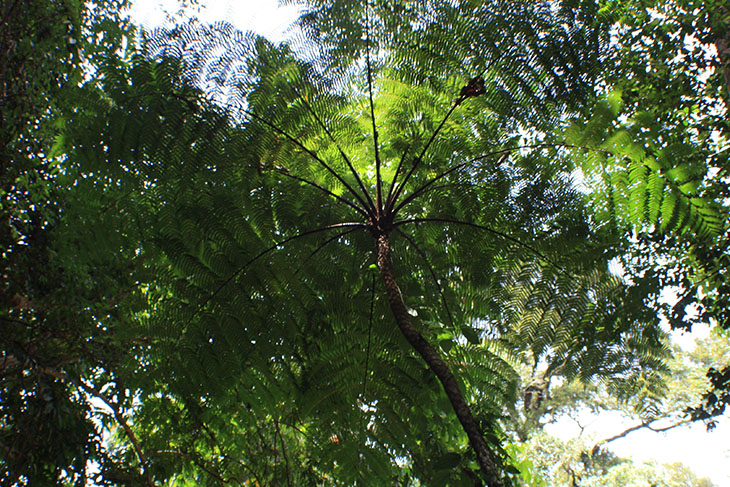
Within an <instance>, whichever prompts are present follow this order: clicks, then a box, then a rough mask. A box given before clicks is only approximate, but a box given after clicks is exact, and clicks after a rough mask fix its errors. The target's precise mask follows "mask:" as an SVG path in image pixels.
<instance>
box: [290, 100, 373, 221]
mask: <svg viewBox="0 0 730 487" xmlns="http://www.w3.org/2000/svg"><path fill="white" fill-rule="evenodd" d="M292 89H293V90H294V92H295V93H296V94H297V96H298V97H299V99H300V100H302V103H303V104H304V107H305V108H306V109H307V111H308V112H309V113H311V114H312V116H313V117H314V119H315V120H316V121H317V123H318V124H319V126H320V127H322V130H324V132H325V134H327V137H328V138H329V139H330V140H331V141H332V143H333V144H335V147H337V150H338V151H339V153H340V155H341V156H342V159H344V160H345V163H346V164H347V167H348V168H349V169H350V172H351V173H352V175H353V176H355V180H356V181H357V184H358V186H360V189H361V190H362V193H363V195H365V198H366V199H367V200H368V203H370V208H373V207H375V203H374V202H373V199H372V197H371V196H370V193H369V192H368V190H367V189H366V188H365V184H364V183H363V181H362V178H361V177H360V174H359V173H358V172H357V170H356V169H355V166H354V165H353V164H352V161H351V160H350V158H349V157H347V154H345V151H344V150H342V147H340V144H338V143H337V141H336V140H335V138H334V136H333V135H332V132H330V131H329V129H328V128H327V125H325V123H324V121H323V120H322V119H321V118H320V117H319V115H317V113H316V112H315V111H314V109H313V108H312V106H311V105H310V104H309V102H307V100H306V98H305V97H303V96H302V95H300V94H299V92H298V91H297V89H296V88H294V87H292ZM376 211H377V208H376Z"/></svg>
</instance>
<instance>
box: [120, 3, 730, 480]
mask: <svg viewBox="0 0 730 487" xmlns="http://www.w3.org/2000/svg"><path fill="white" fill-rule="evenodd" d="M299 11H300V9H299V7H298V6H293V5H284V6H278V5H277V2H276V1H275V0H210V1H205V0H203V1H201V2H200V5H199V7H196V8H188V9H185V10H180V8H179V5H178V2H177V1H175V0H164V1H163V0H159V1H149V0H138V1H136V2H135V3H134V6H133V8H132V10H131V16H132V18H133V19H134V21H135V22H136V23H138V24H140V25H142V26H143V27H145V28H147V29H151V28H154V27H157V26H161V25H165V24H169V23H170V22H171V21H173V19H180V18H189V17H191V16H196V17H197V18H198V19H199V20H200V21H202V22H215V21H227V22H230V23H231V24H233V25H234V26H235V27H236V28H238V29H240V30H244V31H245V30H253V31H255V32H257V33H260V34H262V35H263V36H265V37H266V38H268V39H269V40H271V41H274V42H278V41H281V40H283V39H285V38H286V36H287V32H288V30H289V29H290V28H291V26H292V22H293V21H294V20H295V19H296V16H297V14H298V13H299ZM675 335H677V334H675ZM691 341H692V339H688V335H685V336H683V337H680V342H681V344H682V346H683V347H684V346H688V345H690V342H691ZM582 419H584V420H585V421H586V424H584V425H583V426H586V425H587V428H586V431H584V433H583V434H584V435H586V434H588V435H593V436H594V437H595V438H596V439H599V438H604V437H608V436H611V435H613V434H616V433H617V432H620V431H622V430H623V429H626V428H628V427H630V426H633V424H631V423H629V422H627V421H626V420H625V419H623V418H621V417H619V416H618V415H602V416H600V417H597V416H591V415H586V416H585V418H582ZM548 431H549V432H550V433H551V434H553V435H555V436H558V437H561V438H564V439H568V438H571V437H574V436H575V435H577V434H578V433H579V431H580V430H579V428H578V427H577V426H576V425H575V424H572V423H571V422H570V421H569V420H563V421H560V422H558V423H556V424H555V425H550V426H549V427H548ZM727 438H730V429H729V428H728V425H727V424H726V423H723V422H722V421H721V422H720V423H719V425H718V427H717V428H716V429H715V431H713V432H711V433H707V432H706V431H705V427H704V425H703V424H701V423H700V424H694V425H691V426H690V427H684V428H680V429H677V430H673V431H670V432H668V433H662V434H657V433H652V432H649V431H640V432H635V433H633V434H631V435H629V436H628V437H627V438H624V439H621V440H617V441H616V442H614V443H612V444H611V445H610V448H611V449H612V450H613V451H614V452H615V453H616V454H618V455H619V456H625V457H631V458H633V459H634V460H635V461H637V462H640V461H651V460H656V461H659V462H665V463H673V462H680V461H681V462H682V463H684V464H686V465H687V466H689V467H690V468H692V469H693V471H694V472H695V473H696V474H697V475H699V476H707V477H709V478H711V479H712V480H713V481H714V482H715V483H716V484H717V485H718V486H719V487H722V486H726V485H730V467H728V465H730V448H729V447H728V443H727Z"/></svg>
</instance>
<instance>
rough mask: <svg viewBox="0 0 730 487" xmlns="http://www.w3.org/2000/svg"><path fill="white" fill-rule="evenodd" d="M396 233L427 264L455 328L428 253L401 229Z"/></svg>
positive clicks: (450, 321) (447, 314)
mask: <svg viewBox="0 0 730 487" xmlns="http://www.w3.org/2000/svg"><path fill="white" fill-rule="evenodd" d="M395 231H396V232H398V234H400V235H401V236H402V237H403V238H405V239H406V240H408V242H410V244H411V245H412V246H413V248H414V249H416V252H418V254H419V255H420V256H421V258H422V259H423V261H424V262H425V263H426V267H428V271H429V272H430V273H431V278H432V279H433V282H434V283H435V284H436V289H438V292H439V295H440V296H441V302H442V303H443V305H444V309H445V310H446V316H448V318H449V324H450V325H451V327H452V328H453V327H454V318H453V316H452V315H451V310H450V309H449V305H448V303H447V302H446V295H445V294H444V289H443V288H442V287H441V283H439V280H438V277H436V271H434V269H433V266H432V265H431V262H430V261H429V260H428V256H426V253H425V252H424V251H423V250H421V248H420V247H419V246H418V244H416V242H415V241H414V240H413V239H412V238H411V237H410V235H408V234H407V233H405V232H404V231H403V230H401V229H400V228H396V229H395Z"/></svg>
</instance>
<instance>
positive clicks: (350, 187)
mask: <svg viewBox="0 0 730 487" xmlns="http://www.w3.org/2000/svg"><path fill="white" fill-rule="evenodd" d="M241 110H243V112H244V113H246V114H247V115H249V116H251V117H253V118H254V119H256V120H258V121H259V122H261V123H263V124H265V125H266V126H268V127H271V128H272V129H274V130H276V131H277V132H279V133H280V134H281V135H283V136H284V137H286V138H287V139H289V140H290V141H292V142H293V143H294V144H296V145H297V146H298V147H299V148H300V149H302V150H303V151H304V152H306V153H307V154H309V155H310V156H311V157H312V158H313V159H314V160H315V161H317V162H318V163H319V164H320V165H321V166H322V167H324V168H325V169H326V170H327V171H329V173H330V174H332V175H333V176H334V177H335V178H336V179H337V180H338V181H339V182H341V183H342V185H343V186H345V187H346V188H347V189H348V190H349V191H350V193H352V195H353V196H354V197H355V199H356V200H357V201H358V202H359V203H360V204H361V205H362V207H363V208H364V209H365V210H366V211H368V210H369V211H368V214H369V215H370V213H371V212H372V209H370V207H369V206H368V204H367V203H366V202H365V200H363V199H362V197H361V196H360V195H359V194H358V193H357V191H355V190H354V189H353V187H352V186H350V185H349V184H348V183H347V181H345V180H344V179H343V178H342V176H340V175H339V174H337V171H335V170H334V169H332V167H330V165H329V164H327V163H326V162H324V161H323V160H322V158H321V157H319V156H318V155H317V154H316V153H315V152H313V151H312V150H311V149H309V148H308V147H307V146H305V145H304V144H302V143H301V142H299V141H298V140H297V139H296V138H295V137H293V136H291V135H289V134H288V133H287V132H286V131H284V130H282V129H281V128H279V127H278V126H277V125H276V124H274V123H272V122H269V121H268V120H266V119H265V118H263V117H260V116H258V115H256V114H255V113H253V112H252V111H251V110H248V109H246V108H242V109H241ZM370 216H371V217H373V218H374V216H375V215H374V214H372V215H370Z"/></svg>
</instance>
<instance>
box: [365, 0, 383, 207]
mask: <svg viewBox="0 0 730 487" xmlns="http://www.w3.org/2000/svg"><path fill="white" fill-rule="evenodd" d="M369 6H370V4H369V2H367V1H366V2H365V63H366V66H367V73H368V96H369V99H370V119H371V120H372V123H373V146H374V149H375V199H376V201H377V205H376V207H375V212H376V214H377V215H378V216H379V215H380V213H381V212H382V211H383V189H382V186H383V181H382V179H381V176H380V165H381V163H380V149H379V147H378V127H377V124H376V123H375V102H374V101H373V68H372V65H371V63H370V15H369V14H368V7H369Z"/></svg>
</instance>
